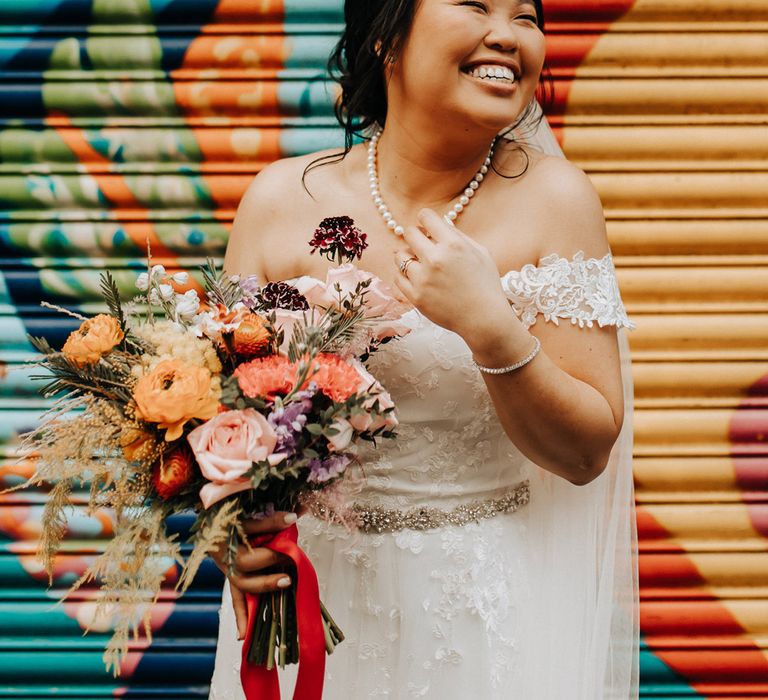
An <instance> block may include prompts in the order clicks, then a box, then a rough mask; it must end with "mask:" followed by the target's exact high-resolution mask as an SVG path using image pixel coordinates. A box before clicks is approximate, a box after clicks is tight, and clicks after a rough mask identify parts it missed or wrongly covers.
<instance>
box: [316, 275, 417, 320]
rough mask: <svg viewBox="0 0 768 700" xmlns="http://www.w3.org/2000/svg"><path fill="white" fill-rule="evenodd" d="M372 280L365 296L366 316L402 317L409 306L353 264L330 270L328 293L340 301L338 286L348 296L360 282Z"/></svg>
mask: <svg viewBox="0 0 768 700" xmlns="http://www.w3.org/2000/svg"><path fill="white" fill-rule="evenodd" d="M366 280H370V281H371V283H370V285H369V286H368V289H367V291H366V294H365V316H366V318H371V317H374V316H376V317H378V318H382V319H390V320H391V319H395V318H399V317H400V316H402V315H403V314H404V313H405V312H406V311H407V310H408V306H407V305H406V304H403V303H402V302H400V301H398V300H397V299H395V297H394V295H393V294H392V289H391V287H390V286H389V285H388V284H385V283H384V282H383V281H382V280H381V279H379V278H378V277H376V275H373V274H371V273H370V272H366V271H365V270H359V269H358V268H356V267H355V266H354V265H353V264H352V263H347V264H346V265H341V266H340V267H333V268H331V269H330V270H328V274H327V276H326V278H325V288H326V293H327V294H328V295H329V296H332V297H333V298H334V300H337V299H338V292H336V285H337V284H338V285H339V287H341V293H342V295H343V296H348V295H350V294H352V292H354V291H355V287H357V285H358V284H359V283H360V282H364V281H366Z"/></svg>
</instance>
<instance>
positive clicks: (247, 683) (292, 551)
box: [240, 525, 325, 700]
mask: <svg viewBox="0 0 768 700" xmlns="http://www.w3.org/2000/svg"><path fill="white" fill-rule="evenodd" d="M298 537H299V530H298V528H297V527H296V525H291V527H289V528H286V529H285V530H281V531H280V532H278V533H276V534H275V535H269V536H267V537H266V538H257V539H255V540H254V541H253V542H252V544H253V545H254V546H259V547H266V548H267V549H271V550H272V551H273V552H280V553H281V554H285V555H286V556H288V557H290V558H291V559H292V560H293V563H294V564H295V565H296V618H297V626H298V634H299V672H298V675H297V678H296V688H295V690H294V692H293V700H321V698H322V695H323V679H324V677H325V634H324V632H323V622H322V617H321V612H320V590H319V588H318V585H317V574H316V573H315V569H314V567H313V566H312V562H310V561H309V557H307V555H306V554H305V553H304V552H303V551H302V549H301V548H300V547H299V545H298V544H297V543H296V542H297V540H298ZM245 597H246V602H247V606H248V628H247V632H246V634H245V641H244V642H243V658H242V664H241V666H240V681H241V683H242V685H243V692H244V693H245V697H246V698H247V700H280V682H279V680H278V678H277V668H273V669H272V670H271V671H268V670H267V668H266V667H265V666H257V665H256V664H252V663H249V661H248V650H249V649H250V648H251V641H252V639H253V634H254V630H255V627H256V612H257V610H258V608H259V596H258V595H256V594H252V593H246V595H245Z"/></svg>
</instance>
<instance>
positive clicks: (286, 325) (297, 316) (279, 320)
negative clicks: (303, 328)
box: [275, 301, 320, 355]
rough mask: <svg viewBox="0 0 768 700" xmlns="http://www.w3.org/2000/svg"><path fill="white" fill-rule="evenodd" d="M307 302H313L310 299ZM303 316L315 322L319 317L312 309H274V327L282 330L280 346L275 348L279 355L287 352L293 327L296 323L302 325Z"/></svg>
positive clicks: (310, 321) (309, 321)
mask: <svg viewBox="0 0 768 700" xmlns="http://www.w3.org/2000/svg"><path fill="white" fill-rule="evenodd" d="M309 303H310V304H312V303H313V302H312V301H310V302H309ZM305 318H306V319H307V323H310V324H311V323H316V322H317V320H318V319H319V318H320V314H319V312H315V311H313V310H309V311H293V310H290V309H275V327H276V328H277V329H279V330H280V329H281V330H282V331H283V342H282V343H280V347H279V348H278V349H277V351H278V352H279V353H280V354H281V355H287V354H288V345H289V344H290V342H291V336H292V335H293V328H294V326H296V325H297V324H298V325H304V319H305Z"/></svg>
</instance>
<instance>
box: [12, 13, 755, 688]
mask: <svg viewBox="0 0 768 700" xmlns="http://www.w3.org/2000/svg"><path fill="white" fill-rule="evenodd" d="M544 4H545V9H546V11H547V19H548V24H549V37H548V42H549V43H548V46H549V58H548V63H549V66H550V69H551V73H552V77H553V84H554V100H553V104H552V107H551V110H550V119H551V122H552V124H553V126H554V128H555V130H556V132H557V134H558V138H560V140H561V142H562V144H563V147H564V149H565V150H566V152H567V154H568V155H569V157H570V158H571V159H572V160H574V162H576V163H577V164H578V165H580V166H581V167H582V168H583V169H584V170H586V171H587V172H588V174H589V175H590V177H591V178H592V179H593V181H594V183H595V185H596V186H597V188H598V190H599V192H600V194H601V197H602V199H603V203H604V205H605V209H606V216H607V220H608V228H609V236H610V238H611V244H612V247H613V251H614V255H615V258H616V262H617V265H618V268H619V275H620V281H621V286H622V291H623V294H624V298H625V301H626V302H627V305H628V307H629V310H630V313H631V314H632V316H633V317H634V319H635V320H636V321H637V323H638V326H639V327H638V330H637V331H636V332H635V333H634V334H633V336H632V339H631V340H632V350H633V361H634V372H635V381H636V394H637V397H636V400H637V411H636V446H635V466H634V469H635V479H636V484H637V500H638V525H639V532H640V540H641V541H640V549H641V551H640V569H641V584H642V590H641V596H642V628H643V649H642V696H643V697H647V698H657V699H670V700H671V699H672V698H720V699H731V700H736V699H741V698H757V697H768V654H767V653H766V649H768V593H767V591H768V589H767V586H768V496H767V493H766V491H767V488H766V487H767V485H768V198H766V192H768V128H766V127H767V126H768V123H767V122H768V117H767V116H766V115H768V68H767V67H766V62H765V56H766V55H767V53H766V52H767V51H768V5H766V4H765V3H764V2H759V1H757V0H755V1H751V0H744V1H742V2H740V3H735V2H731V1H730V0H696V1H694V0H544ZM341 6H342V2H341V0H7V1H4V2H1V3H0V305H1V307H0V361H1V362H2V364H1V365H0V368H1V371H0V409H2V420H1V421H0V451H1V453H2V454H1V459H2V464H3V465H4V466H0V484H2V485H3V486H11V485H14V484H16V483H19V482H20V481H21V480H22V479H23V478H24V477H25V476H28V475H29V474H30V473H31V470H32V465H31V464H30V463H24V462H22V463H20V464H13V462H14V461H15V449H16V445H17V436H18V435H19V433H21V432H23V431H24V430H26V429H28V428H30V427H31V426H32V425H34V424H35V422H36V421H37V420H38V417H39V415H40V413H41V412H42V411H43V410H45V404H44V403H43V402H42V400H40V399H39V398H38V397H37V395H36V393H35V389H34V387H33V385H32V384H31V383H30V381H29V376H30V374H31V373H32V372H33V370H30V369H29V368H25V367H24V364H23V363H24V362H25V361H27V360H29V359H31V358H32V357H33V352H32V347H31V346H30V344H29V343H28V341H27V339H26V334H27V333H32V334H35V335H44V336H45V337H47V338H48V339H49V341H50V342H51V343H52V344H60V343H62V342H63V340H64V339H65V337H66V335H67V334H68V333H69V331H70V330H72V328H74V326H75V324H76V321H75V320H74V319H69V318H67V317H65V316H62V315H60V314H57V313H55V312H54V311H51V310H49V309H47V308H43V307H41V306H40V302H41V301H46V302H49V303H51V304H58V305H62V306H65V307H67V308H70V309H72V310H75V311H79V312H83V313H91V312H95V311H97V310H98V309H99V303H100V302H99V299H100V296H99V294H98V275H99V273H100V272H101V271H102V270H104V269H110V270H111V271H112V272H113V274H114V275H115V277H116V279H117V281H118V284H119V285H120V288H121V289H122V290H123V291H124V293H125V295H126V296H128V295H130V294H132V292H133V281H134V279H135V276H136V274H137V271H139V270H140V269H141V268H142V266H143V264H144V263H143V258H144V254H145V251H146V245H147V242H149V244H150V245H151V248H152V252H153V255H154V257H155V258H156V262H161V263H163V264H165V265H166V267H168V268H170V269H174V270H175V269H189V270H191V271H195V270H196V267H197V265H198V264H200V263H201V262H202V261H203V260H204V259H205V257H206V256H214V257H215V258H221V257H222V256H223V252H224V248H225V245H226V240H227V231H228V227H229V225H230V223H231V220H232V217H233V215H234V211H235V208H236V206H237V203H238V201H239V198H240V197H241V195H242V193H243V192H244V190H245V188H246V186H247V185H248V183H249V181H250V180H251V178H252V177H253V176H254V174H255V173H257V172H258V171H259V170H260V169H261V168H262V167H263V166H264V165H265V164H267V163H269V162H271V161H273V160H275V159H277V158H280V157H284V156H289V155H295V154H299V153H304V152H308V151H313V150H317V149H320V148H325V147H328V146H330V145H338V144H340V143H341V135H340V132H339V130H338V129H337V127H336V125H335V123H334V120H333V116H332V104H333V98H334V94H335V93H334V88H333V86H332V85H329V83H328V81H327V80H326V77H325V73H324V65H325V61H326V58H327V56H328V54H329V52H330V50H331V48H332V46H333V44H334V41H335V39H336V37H337V35H338V33H339V31H340V28H341V19H342V13H341ZM199 281H200V280H199V277H198V278H196V277H195V275H194V274H193V276H192V279H191V282H190V284H191V285H197V284H199ZM45 497H46V494H45V493H42V492H40V493H34V494H31V493H27V492H23V493H16V494H11V495H8V496H5V497H3V498H2V500H0V645H1V648H2V652H3V653H2V654H0V698H48V697H54V696H55V697H60V698H74V699H85V698H116V697H123V698H131V697H134V698H166V697H167V698H199V697H207V693H208V680H209V677H210V674H211V672H212V668H213V654H214V648H215V642H216V627H217V622H218V618H217V609H218V604H219V597H220V589H221V577H220V575H219V573H218V572H217V571H216V569H215V567H213V566H208V567H206V568H204V570H203V572H202V574H201V576H200V577H199V579H198V580H197V582H196V584H195V586H194V588H193V589H192V590H190V591H189V593H187V594H186V595H185V596H184V597H183V598H179V597H177V595H176V594H175V592H174V583H175V579H176V575H177V572H176V569H175V567H174V566H173V565H172V564H171V563H169V567H168V575H167V585H166V588H165V591H164V594H163V598H162V600H161V603H160V605H159V606H158V608H157V612H156V616H155V619H154V621H153V628H154V632H155V634H154V638H153V641H152V642H151V643H147V642H144V643H142V644H138V645H136V647H135V648H134V650H133V653H132V655H131V657H130V658H129V660H128V662H127V663H126V665H125V668H124V669H123V674H122V675H121V677H119V678H116V679H115V678H112V677H111V676H108V675H106V674H105V672H104V670H103V665H102V661H101V653H102V647H103V644H104V641H105V637H106V634H105V631H104V630H101V631H100V630H99V629H98V628H97V629H95V630H94V631H93V632H92V633H91V634H89V635H88V636H85V637H84V636H82V631H83V629H84V628H85V627H87V626H88V625H89V623H91V622H93V609H94V592H93V591H92V590H91V591H89V590H85V591H83V592H81V593H80V594H79V595H78V596H77V597H75V598H73V599H72V600H71V601H70V602H68V603H66V604H64V605H59V606H56V605H55V602H56V600H57V598H58V596H59V594H60V593H61V592H62V591H63V590H65V589H66V587H67V586H68V584H70V583H71V582H72V581H74V580H75V579H76V577H77V576H78V575H79V574H80V573H81V572H82V571H83V569H84V567H85V565H86V562H87V561H88V558H89V557H91V556H93V554H94V552H96V551H98V549H99V547H100V543H101V542H102V541H103V540H104V538H106V537H109V535H110V528H111V524H110V521H109V518H107V517H106V516H102V515H95V516H87V515H85V514H84V513H79V514H78V515H77V517H75V518H74V519H73V520H72V522H71V526H70V530H69V532H68V538H67V546H66V548H65V552H64V554H63V555H62V556H61V557H60V558H59V560H58V562H57V568H56V572H55V575H54V579H53V582H52V586H51V587H50V588H48V581H47V576H46V575H45V574H44V573H43V572H42V571H41V567H40V565H39V563H38V562H37V561H36V559H35V557H34V551H35V542H36V538H37V536H38V533H39V527H40V525H39V523H40V514H41V511H42V507H43V504H44V502H45ZM188 525H189V523H187V522H184V521H183V519H182V520H180V521H179V522H178V523H174V526H175V527H178V529H179V531H180V532H181V531H183V530H184V529H185V528H186V527H188ZM526 700H528V699H526ZM530 700H535V699H530ZM564 700H565V699H564Z"/></svg>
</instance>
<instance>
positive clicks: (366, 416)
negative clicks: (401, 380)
mask: <svg viewBox="0 0 768 700" xmlns="http://www.w3.org/2000/svg"><path fill="white" fill-rule="evenodd" d="M350 364H352V365H353V366H354V368H355V369H356V370H357V371H358V373H359V374H360V386H359V387H358V389H357V390H358V391H359V392H367V393H371V394H373V395H372V396H371V397H369V398H368V399H366V400H365V402H364V403H363V408H365V409H366V410H368V411H371V410H373V405H374V404H375V403H376V402H377V401H378V408H379V410H380V411H383V410H384V409H387V408H394V406H395V402H394V401H392V397H391V396H390V395H389V393H388V392H387V391H385V390H384V387H383V386H382V385H381V384H380V383H379V381H378V380H377V379H376V378H375V377H374V376H373V375H372V374H371V373H370V372H369V371H368V370H367V369H366V368H365V365H364V364H363V363H362V362H360V361H359V360H353V361H352V362H351V363H350ZM349 422H350V424H351V425H352V427H353V428H354V429H355V430H357V431H358V432H363V431H364V430H377V429H378V428H381V427H382V426H384V427H386V428H387V429H388V430H392V429H393V428H395V427H397V418H395V413H394V411H392V412H390V413H388V414H387V415H386V416H376V417H375V418H374V416H372V415H371V414H370V413H363V414H357V415H353V416H350V418H349Z"/></svg>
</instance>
